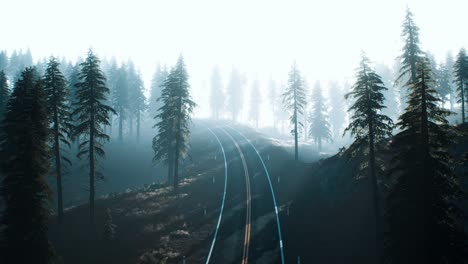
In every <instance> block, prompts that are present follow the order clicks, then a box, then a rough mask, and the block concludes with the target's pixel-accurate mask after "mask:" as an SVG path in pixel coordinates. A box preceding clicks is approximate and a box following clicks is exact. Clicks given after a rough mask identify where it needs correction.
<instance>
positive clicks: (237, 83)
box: [227, 69, 245, 121]
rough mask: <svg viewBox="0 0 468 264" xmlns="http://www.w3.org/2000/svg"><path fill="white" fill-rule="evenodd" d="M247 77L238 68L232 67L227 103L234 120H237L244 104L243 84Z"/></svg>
mask: <svg viewBox="0 0 468 264" xmlns="http://www.w3.org/2000/svg"><path fill="white" fill-rule="evenodd" d="M244 84H245V79H244V78H243V77H242V76H241V74H240V73H239V71H238V70H236V69H232V71H231V76H230V77H229V83H228V86H227V105H228V108H229V111H230V112H231V115H232V120H233V121H237V118H238V116H239V114H240V112H241V109H242V105H243V93H242V90H243V86H244Z"/></svg>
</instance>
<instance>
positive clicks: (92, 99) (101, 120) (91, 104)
mask: <svg viewBox="0 0 468 264" xmlns="http://www.w3.org/2000/svg"><path fill="white" fill-rule="evenodd" d="M99 63H100V60H99V59H98V57H97V56H96V55H95V54H94V53H93V51H92V50H89V52H88V57H87V58H86V60H85V61H84V62H82V63H80V68H81V70H80V73H79V75H78V79H79V81H78V83H76V84H75V87H76V88H77V101H78V102H77V103H76V108H75V110H74V112H73V115H74V116H77V118H78V122H79V124H78V125H77V127H76V130H75V133H76V135H78V136H80V135H81V136H83V137H85V138H86V139H85V141H83V142H82V143H80V145H79V150H80V151H79V152H78V155H77V157H78V158H80V159H81V158H82V157H83V156H85V155H87V158H88V161H89V222H90V224H91V226H93V227H94V226H95V222H94V199H95V181H96V176H97V177H98V178H102V177H103V176H102V174H101V173H100V172H99V171H98V170H97V165H96V161H97V158H98V157H103V156H104V154H105V152H104V149H103V144H102V142H103V141H109V136H108V135H106V134H105V133H104V126H106V125H107V126H108V125H109V124H110V123H109V114H110V113H114V114H115V111H114V109H113V108H112V107H110V106H108V105H105V104H104V103H103V102H104V101H106V100H107V96H108V94H109V88H107V87H106V78H105V77H104V73H103V72H102V71H101V69H100V67H99Z"/></svg>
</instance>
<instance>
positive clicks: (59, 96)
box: [43, 58, 73, 221]
mask: <svg viewBox="0 0 468 264" xmlns="http://www.w3.org/2000/svg"><path fill="white" fill-rule="evenodd" d="M43 83H44V90H45V94H46V98H47V111H48V114H49V118H50V124H51V131H52V133H51V134H52V135H51V141H52V142H51V143H52V151H53V158H54V161H55V176H56V178H57V212H58V219H59V221H62V218H63V190H62V189H63V187H62V176H63V167H64V166H63V164H62V161H63V162H65V163H66V164H68V165H71V162H70V160H69V159H68V158H67V157H66V156H65V155H63V152H62V146H63V145H65V146H67V147H68V148H70V142H69V139H70V138H71V136H72V135H71V134H72V132H73V125H72V119H71V111H70V106H69V104H68V102H67V100H68V94H67V80H66V79H65V76H63V74H62V72H61V71H60V70H59V63H58V62H57V60H56V59H55V58H51V59H50V60H49V63H48V64H47V68H46V70H45V74H44V77H43Z"/></svg>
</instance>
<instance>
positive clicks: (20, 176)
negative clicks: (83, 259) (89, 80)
mask: <svg viewBox="0 0 468 264" xmlns="http://www.w3.org/2000/svg"><path fill="white" fill-rule="evenodd" d="M35 75H36V73H35V72H34V69H33V68H27V69H26V70H24V71H23V72H22V74H21V76H20V78H19V80H18V81H17V82H16V83H15V89H14V90H13V93H12V96H11V97H10V100H9V101H8V105H7V112H6V115H5V119H4V120H3V122H2V123H1V131H2V132H1V134H0V173H1V174H2V185H1V189H0V193H1V195H2V196H3V199H4V201H5V208H4V211H3V214H2V219H1V225H3V226H4V228H3V229H2V230H1V232H2V234H1V235H0V236H2V237H3V239H4V241H3V243H1V244H0V260H1V261H0V262H1V263H4V264H17V263H37V264H49V263H52V261H53V250H52V247H51V245H50V244H49V241H48V238H47V220H48V216H49V212H48V208H47V202H48V200H49V199H50V190H49V187H48V186H47V183H46V176H47V173H48V170H49V153H50V152H49V148H48V145H47V140H48V136H49V135H48V117H47V112H46V109H45V106H46V101H45V100H46V99H45V94H44V90H43V87H42V83H41V81H40V80H38V79H36V78H35Z"/></svg>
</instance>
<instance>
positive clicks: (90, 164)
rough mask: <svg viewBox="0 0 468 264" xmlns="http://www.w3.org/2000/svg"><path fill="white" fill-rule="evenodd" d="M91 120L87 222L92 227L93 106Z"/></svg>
mask: <svg viewBox="0 0 468 264" xmlns="http://www.w3.org/2000/svg"><path fill="white" fill-rule="evenodd" d="M90 115H91V120H90V127H89V223H90V225H91V226H92V228H93V229H94V196H95V189H94V177H95V171H94V169H95V165H94V126H95V124H94V107H92V108H91V114H90Z"/></svg>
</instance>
